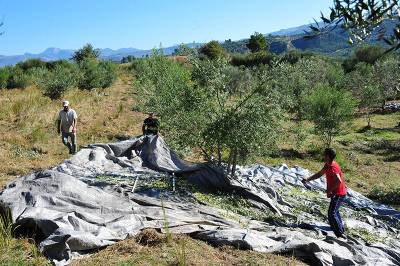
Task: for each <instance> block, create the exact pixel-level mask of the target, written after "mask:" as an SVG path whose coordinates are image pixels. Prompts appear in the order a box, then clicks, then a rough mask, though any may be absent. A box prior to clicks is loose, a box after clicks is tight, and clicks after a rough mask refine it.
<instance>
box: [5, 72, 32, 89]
mask: <svg viewBox="0 0 400 266" xmlns="http://www.w3.org/2000/svg"><path fill="white" fill-rule="evenodd" d="M28 85H29V76H28V75H27V74H26V73H24V71H23V70H22V69H21V68H19V67H13V68H10V75H9V77H8V81H7V88H8V89H14V88H22V89H24V88H26V87H27V86H28Z"/></svg>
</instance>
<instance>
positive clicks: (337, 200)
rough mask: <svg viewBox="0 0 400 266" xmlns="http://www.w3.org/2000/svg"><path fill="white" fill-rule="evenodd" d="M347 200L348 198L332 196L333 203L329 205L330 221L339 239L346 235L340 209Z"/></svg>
mask: <svg viewBox="0 0 400 266" xmlns="http://www.w3.org/2000/svg"><path fill="white" fill-rule="evenodd" d="M345 198H346V196H332V198H331V203H330V204H329V210H328V220H329V224H330V226H331V228H332V230H333V232H334V233H335V235H336V236H337V237H341V236H343V234H344V226H343V221H342V217H340V213H339V208H340V206H341V205H342V203H343V201H344V199H345Z"/></svg>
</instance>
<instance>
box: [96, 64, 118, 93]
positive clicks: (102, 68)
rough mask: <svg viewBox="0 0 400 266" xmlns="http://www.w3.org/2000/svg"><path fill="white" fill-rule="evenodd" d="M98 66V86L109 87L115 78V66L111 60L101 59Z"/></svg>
mask: <svg viewBox="0 0 400 266" xmlns="http://www.w3.org/2000/svg"><path fill="white" fill-rule="evenodd" d="M98 68H99V73H100V76H101V81H100V87H101V88H108V87H110V86H111V85H112V84H113V83H114V82H115V80H116V79H117V74H118V73H117V66H116V65H115V64H114V63H113V62H111V61H102V62H100V63H99V65H98Z"/></svg>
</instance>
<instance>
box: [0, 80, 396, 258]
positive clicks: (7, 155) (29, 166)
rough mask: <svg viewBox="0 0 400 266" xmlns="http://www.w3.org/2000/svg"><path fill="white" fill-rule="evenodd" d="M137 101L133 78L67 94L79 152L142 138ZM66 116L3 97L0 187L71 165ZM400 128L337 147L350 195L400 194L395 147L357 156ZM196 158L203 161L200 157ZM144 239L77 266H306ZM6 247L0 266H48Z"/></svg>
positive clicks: (41, 104)
mask: <svg viewBox="0 0 400 266" xmlns="http://www.w3.org/2000/svg"><path fill="white" fill-rule="evenodd" d="M135 97H137V96H135V95H134V94H133V92H132V89H131V85H130V77H129V76H128V75H126V74H122V75H121V76H120V78H119V79H118V81H117V82H116V84H115V85H113V86H112V87H111V88H109V89H105V90H101V91H97V92H96V91H92V92H89V91H80V90H77V89H74V90H71V91H70V92H68V94H67V95H66V96H65V98H66V99H68V100H69V101H70V102H71V104H72V107H73V108H74V109H75V110H76V111H77V113H78V115H79V122H78V144H79V145H86V144H89V143H94V142H109V141H112V140H115V139H116V137H118V136H120V135H131V136H132V135H137V134H139V133H140V130H141V122H142V120H143V118H144V117H145V115H143V114H141V113H137V112H133V111H131V110H132V107H133V106H134V103H135V100H134V99H135ZM59 110H60V102H54V101H51V100H49V99H48V98H45V97H43V96H42V95H41V92H40V91H39V90H38V89H37V88H35V87H29V88H27V89H25V90H18V89H13V90H0V136H1V139H2V141H1V142H0V160H1V162H2V164H1V165H0V185H4V184H5V183H7V182H9V181H11V180H12V179H14V178H16V177H17V176H20V175H24V174H27V173H30V172H32V171H34V170H37V169H43V168H48V167H51V166H55V165H57V164H59V163H60V162H61V161H63V160H64V159H66V158H68V156H69V155H68V152H67V149H66V148H65V147H64V146H63V145H62V143H61V140H60V137H59V136H58V135H57V133H56V128H55V120H56V117H57V114H58V111H59ZM399 121H400V113H397V114H391V115H374V116H373V121H372V122H373V124H372V125H373V126H374V127H375V128H378V129H377V130H375V131H373V133H371V132H369V133H368V132H364V133H362V132H361V133H360V130H361V129H362V128H363V127H364V126H365V121H364V120H363V119H362V118H359V119H356V120H355V121H354V122H355V123H354V125H353V126H352V127H351V128H349V132H348V133H347V134H345V135H343V136H340V137H339V138H337V140H336V141H335V143H334V146H335V147H336V148H337V149H338V150H339V152H340V158H339V159H340V163H341V164H342V166H343V169H344V171H345V176H346V179H347V184H348V185H349V186H350V187H353V188H356V189H357V190H359V191H361V192H363V193H365V194H367V193H369V192H370V191H371V190H372V189H373V187H375V186H381V187H383V189H390V188H391V187H396V186H397V187H400V178H399V176H400V161H399V160H388V158H395V157H393V156H394V155H395V154H391V152H390V146H389V148H387V147H386V152H385V150H378V149H376V150H372V151H371V152H365V151H362V150H360V149H358V148H357V147H358V146H359V144H360V143H361V142H365V143H367V144H374V143H375V144H379V143H380V142H379V141H382V140H383V141H390V143H392V142H393V143H395V142H396V141H397V142H398V141H400V133H399V132H398V131H395V130H392V129H393V128H394V126H395V125H397V123H398V122H399ZM289 126H290V125H289ZM310 127H311V125H308V128H310ZM317 139H318V138H317V137H316V136H315V135H313V134H309V135H308V137H307V139H306V141H305V144H304V146H303V148H302V149H301V150H300V152H301V153H304V154H306V155H307V154H308V153H310V151H312V150H313V149H314V148H315V145H317V144H318V140H317ZM292 147H293V134H292V135H290V136H289V137H287V138H286V139H285V141H284V143H283V144H282V145H281V147H280V148H281V149H290V148H292ZM374 147H375V146H374ZM387 149H389V150H387ZM390 156H392V157H390ZM193 158H196V159H200V158H201V157H200V156H199V154H198V153H195V154H194V155H193V157H192V159H193ZM395 159H396V158H395ZM258 162H260V163H267V164H278V163H287V164H289V165H300V166H302V167H305V168H309V169H310V170H313V171H317V170H319V168H320V167H321V166H322V164H321V161H320V160H319V158H318V157H316V156H308V155H307V156H305V157H304V158H297V157H288V156H281V157H275V158H271V157H264V158H259V159H258ZM139 237H142V238H141V239H139V238H138V237H136V238H132V239H128V240H125V241H122V242H120V243H117V244H115V245H113V246H110V247H108V248H106V249H104V250H101V251H99V252H98V253H96V254H94V255H92V256H90V257H89V258H86V259H82V260H80V261H77V262H75V263H74V265H179V263H180V262H181V261H182V260H183V259H184V260H186V262H187V265H297V264H299V262H298V261H296V260H294V259H292V258H287V257H281V256H277V255H272V254H260V253H256V252H251V251H239V250H236V249H232V248H227V247H225V248H213V247H211V246H209V245H207V244H206V243H204V242H201V241H197V240H193V239H191V238H189V237H187V236H174V238H173V240H174V241H173V242H172V243H166V242H165V241H164V237H163V236H160V235H158V234H157V233H154V232H153V234H152V235H149V232H147V233H146V235H143V234H141V235H140V236H139ZM146 237H147V238H146ZM0 244H1V245H0V265H44V264H46V263H48V262H47V261H46V260H45V259H44V258H43V257H42V256H41V255H40V254H38V252H37V248H36V246H35V245H33V244H31V243H30V241H29V240H27V239H13V238H12V237H11V235H4V234H3V236H2V239H0ZM300 264H301V263H300Z"/></svg>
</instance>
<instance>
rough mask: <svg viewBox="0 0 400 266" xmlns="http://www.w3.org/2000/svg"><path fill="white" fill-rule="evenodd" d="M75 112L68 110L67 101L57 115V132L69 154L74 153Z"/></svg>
mask: <svg viewBox="0 0 400 266" xmlns="http://www.w3.org/2000/svg"><path fill="white" fill-rule="evenodd" d="M77 118H78V116H77V115H76V112H75V111H74V110H73V109H72V108H70V106H69V102H68V101H63V109H62V110H61V111H60V113H59V114H58V119H57V131H58V134H60V133H61V138H62V142H63V144H64V145H65V146H67V147H68V149H69V154H75V153H76V120H77Z"/></svg>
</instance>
